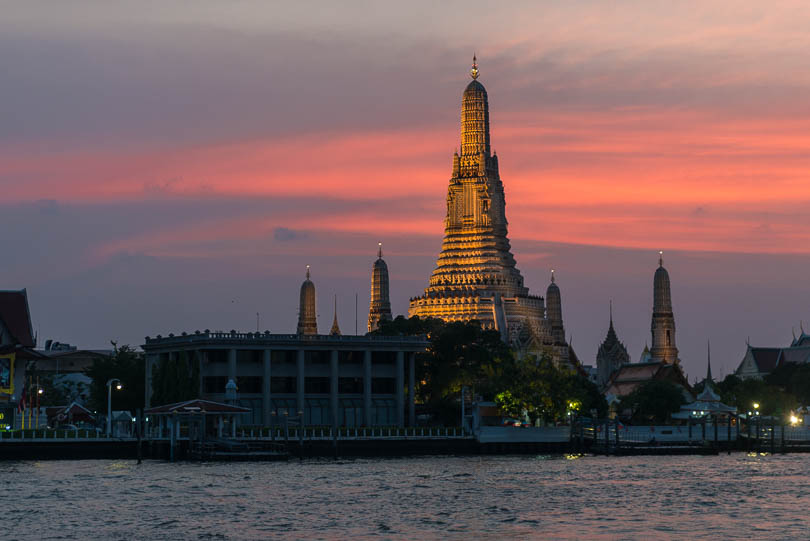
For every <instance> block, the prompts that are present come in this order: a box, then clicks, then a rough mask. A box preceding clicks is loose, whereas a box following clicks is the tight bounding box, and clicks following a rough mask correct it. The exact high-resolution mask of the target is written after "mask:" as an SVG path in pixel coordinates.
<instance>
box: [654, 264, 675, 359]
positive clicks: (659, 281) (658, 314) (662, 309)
mask: <svg viewBox="0 0 810 541" xmlns="http://www.w3.org/2000/svg"><path fill="white" fill-rule="evenodd" d="M659 256H660V257H659V259H658V268H657V269H656V270H655V277H654V278H653V315H652V325H651V330H652V348H650V357H651V359H650V360H651V361H661V362H665V363H677V362H679V361H680V360H679V359H678V348H677V347H675V316H674V315H673V314H672V294H671V292H670V286H669V273H668V272H667V269H665V268H664V253H663V252H659Z"/></svg>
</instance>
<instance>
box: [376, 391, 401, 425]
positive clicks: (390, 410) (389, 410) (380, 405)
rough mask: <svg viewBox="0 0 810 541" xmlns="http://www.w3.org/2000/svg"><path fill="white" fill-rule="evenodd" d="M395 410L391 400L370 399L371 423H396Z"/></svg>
mask: <svg viewBox="0 0 810 541" xmlns="http://www.w3.org/2000/svg"><path fill="white" fill-rule="evenodd" d="M396 410H397V408H396V405H395V404H394V401H393V400H391V399H379V398H375V399H374V400H372V401H371V424H372V425H375V426H393V425H395V424H397V418H396Z"/></svg>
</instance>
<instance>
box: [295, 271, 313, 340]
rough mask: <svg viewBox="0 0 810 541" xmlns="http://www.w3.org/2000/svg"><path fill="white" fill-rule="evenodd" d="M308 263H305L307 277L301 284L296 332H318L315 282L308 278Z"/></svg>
mask: <svg viewBox="0 0 810 541" xmlns="http://www.w3.org/2000/svg"><path fill="white" fill-rule="evenodd" d="M309 276H310V275H309V265H307V278H306V280H304V282H303V283H302V284H301V297H300V304H299V307H298V331H297V332H298V334H318V316H317V312H316V311H315V284H313V283H312V281H311V280H310V279H309Z"/></svg>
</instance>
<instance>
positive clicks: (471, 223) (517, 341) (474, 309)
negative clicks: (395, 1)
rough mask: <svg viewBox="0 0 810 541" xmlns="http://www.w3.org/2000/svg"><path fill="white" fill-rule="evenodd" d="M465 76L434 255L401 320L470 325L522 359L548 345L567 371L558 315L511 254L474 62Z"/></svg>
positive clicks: (486, 104) (485, 105) (483, 92)
mask: <svg viewBox="0 0 810 541" xmlns="http://www.w3.org/2000/svg"><path fill="white" fill-rule="evenodd" d="M470 75H471V77H472V80H471V81H467V86H466V88H465V89H464V92H463V94H462V97H461V134H460V135H461V148H460V152H459V153H458V155H455V154H454V155H453V160H452V163H453V168H452V176H451V177H450V179H449V182H448V185H447V197H446V199H445V200H444V203H445V204H446V207H445V208H446V212H447V213H446V215H445V216H446V217H445V221H444V228H445V229H444V239H443V241H442V248H441V252H440V253H439V257H438V259H437V261H436V267H435V269H434V270H433V273H432V275H431V276H430V281H429V283H428V286H427V287H426V288H425V290H424V293H423V294H421V295H419V296H417V297H414V298H412V299H411V300H410V304H409V308H408V315H409V316H419V317H420V318H427V317H432V318H439V319H443V320H444V321H471V320H476V321H478V322H480V323H481V326H482V327H483V328H485V329H493V330H497V331H499V332H500V335H501V337H502V339H503V340H504V341H505V342H508V343H511V345H514V346H515V347H516V348H517V349H518V350H520V351H521V352H522V353H538V354H539V353H542V351H541V349H543V348H545V346H546V345H548V344H552V345H553V352H552V357H553V358H554V361H555V362H559V363H560V364H561V365H567V364H568V362H569V359H570V348H568V347H567V346H566V345H565V344H566V341H565V335H564V334H563V326H562V317H561V316H562V314H561V313H560V310H559V309H556V310H555V303H552V302H550V298H549V296H546V298H545V299H544V298H543V297H542V296H539V295H530V293H529V288H528V287H526V285H525V283H524V278H523V276H521V273H520V271H519V270H518V269H517V265H516V263H515V258H514V256H513V255H512V253H511V248H510V244H509V238H508V222H507V219H506V202H505V195H504V186H503V181H502V180H501V178H500V173H499V171H498V159H497V157H496V156H494V155H492V154H491V150H490V149H491V146H490V124H489V98H488V95H487V91H486V88H484V85H483V84H482V83H481V80H480V77H479V72H478V57H477V55H475V57H474V58H473V68H472V70H471V72H470ZM547 276H548V275H547ZM555 282H556V276H555ZM551 286H552V289H554V288H556V287H557V286H556V285H555V284H554V283H553V282H552V284H551ZM557 293H558V297H559V289H558V290H557ZM552 297H553V296H552ZM499 299H503V300H504V302H501V301H500V300H499ZM506 299H509V301H508V302H507V301H506ZM547 313H548V314H550V315H551V316H554V317H546V315H547ZM552 319H553V320H554V321H555V323H556V325H553V324H552ZM552 327H554V328H552ZM557 344H559V346H558V345H557Z"/></svg>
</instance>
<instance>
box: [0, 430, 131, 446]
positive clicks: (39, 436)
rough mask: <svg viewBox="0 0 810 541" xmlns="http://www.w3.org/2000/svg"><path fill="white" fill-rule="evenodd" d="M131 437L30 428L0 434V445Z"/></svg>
mask: <svg viewBox="0 0 810 541" xmlns="http://www.w3.org/2000/svg"><path fill="white" fill-rule="evenodd" d="M131 439H135V438H133V437H119V436H107V435H106V434H104V433H102V432H99V431H96V430H88V429H84V428H79V429H59V428H57V429H48V428H39V429H36V428H32V429H28V428H26V429H25V430H11V431H7V432H0V444H2V443H4V442H19V441H88V440H89V441H110V440H131Z"/></svg>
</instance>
